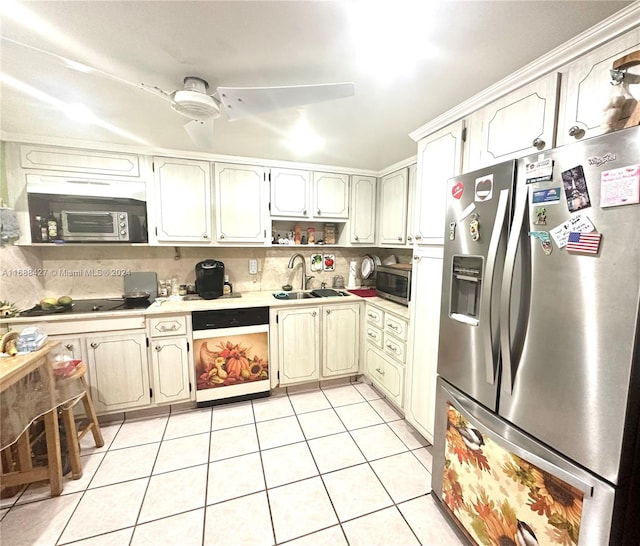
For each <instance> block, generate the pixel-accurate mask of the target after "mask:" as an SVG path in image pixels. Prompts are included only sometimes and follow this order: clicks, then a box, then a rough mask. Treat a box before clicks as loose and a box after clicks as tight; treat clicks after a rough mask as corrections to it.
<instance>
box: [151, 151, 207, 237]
mask: <svg viewBox="0 0 640 546" xmlns="http://www.w3.org/2000/svg"><path fill="white" fill-rule="evenodd" d="M154 169H155V180H156V211H157V222H158V226H157V239H158V241H167V242H169V241H172V242H196V241H205V242H210V241H211V176H210V174H209V169H210V167H209V164H208V163H207V162H205V161H188V160H180V159H171V158H155V159H154Z"/></svg>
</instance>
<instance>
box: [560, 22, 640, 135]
mask: <svg viewBox="0 0 640 546" xmlns="http://www.w3.org/2000/svg"><path fill="white" fill-rule="evenodd" d="M638 49H640V28H638V29H636V30H633V31H631V32H629V33H627V34H625V35H623V36H621V37H619V38H617V39H615V40H611V41H610V42H608V43H606V44H605V45H603V46H601V47H599V48H597V49H595V50H593V51H592V52H590V53H589V54H587V55H584V56H583V57H580V59H578V60H577V61H575V62H573V63H571V64H569V65H567V66H566V67H565V69H564V70H563V74H562V86H561V91H560V108H559V112H560V115H559V118H558V137H557V144H558V145H563V144H569V143H571V142H575V141H576V140H581V139H583V138H588V137H592V136H597V135H599V134H602V133H603V132H604V129H603V128H602V127H601V123H602V121H603V110H604V109H605V107H606V105H607V103H608V102H609V98H610V96H611V93H612V92H613V91H614V86H612V85H611V84H610V82H611V75H610V73H609V71H610V70H611V69H612V67H613V62H614V61H616V60H617V59H619V58H621V57H623V56H624V55H626V54H628V53H631V52H633V51H637V50H638ZM625 85H626V86H627V90H628V91H629V93H630V94H631V95H632V96H633V97H634V98H635V99H636V100H640V67H638V66H635V67H631V68H629V69H628V73H627V75H626V76H625ZM629 114H630V112H628V111H625V112H623V113H622V116H621V117H620V118H619V119H618V122H617V124H615V127H614V128H615V129H620V128H622V127H624V124H625V122H626V120H627V119H628V117H629Z"/></svg>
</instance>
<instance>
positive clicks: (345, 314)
mask: <svg viewBox="0 0 640 546" xmlns="http://www.w3.org/2000/svg"><path fill="white" fill-rule="evenodd" d="M322 320H323V324H322V355H323V362H324V365H323V368H322V375H324V376H326V377H331V376H335V375H344V374H348V373H358V368H359V358H358V357H359V354H358V353H359V351H358V347H359V346H360V305H358V304H354V305H326V306H324V307H323V308H322Z"/></svg>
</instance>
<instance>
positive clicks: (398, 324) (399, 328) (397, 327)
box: [384, 314, 407, 341]
mask: <svg viewBox="0 0 640 546" xmlns="http://www.w3.org/2000/svg"><path fill="white" fill-rule="evenodd" d="M384 331H385V332H386V333H388V334H392V335H394V336H396V337H397V338H400V339H401V340H402V341H407V322H406V321H405V320H402V319H400V318H396V317H394V316H393V315H389V314H387V316H386V317H385V319H384Z"/></svg>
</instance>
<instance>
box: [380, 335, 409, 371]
mask: <svg viewBox="0 0 640 546" xmlns="http://www.w3.org/2000/svg"><path fill="white" fill-rule="evenodd" d="M383 349H384V352H385V353H386V354H388V355H389V356H392V357H393V358H395V359H396V360H397V361H398V362H401V363H403V364H404V362H405V355H406V352H407V346H406V345H405V344H404V343H402V342H401V341H398V340H397V339H395V338H393V337H391V336H384V347H383Z"/></svg>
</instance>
